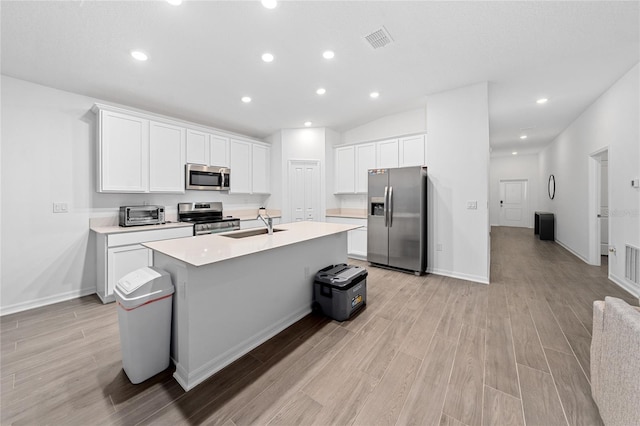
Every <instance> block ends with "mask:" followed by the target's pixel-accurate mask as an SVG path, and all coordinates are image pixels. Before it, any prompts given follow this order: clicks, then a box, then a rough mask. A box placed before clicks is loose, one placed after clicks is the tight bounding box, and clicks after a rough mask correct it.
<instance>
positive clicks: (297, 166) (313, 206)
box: [289, 161, 320, 222]
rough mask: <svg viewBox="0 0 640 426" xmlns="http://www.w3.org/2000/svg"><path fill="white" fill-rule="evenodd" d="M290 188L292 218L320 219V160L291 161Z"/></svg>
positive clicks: (297, 220) (296, 220) (295, 220)
mask: <svg viewBox="0 0 640 426" xmlns="http://www.w3.org/2000/svg"><path fill="white" fill-rule="evenodd" d="M289 188H290V192H289V194H290V196H291V199H290V205H291V219H292V220H293V221H294V222H300V221H302V220H312V221H318V220H319V219H320V162H319V161H290V162H289Z"/></svg>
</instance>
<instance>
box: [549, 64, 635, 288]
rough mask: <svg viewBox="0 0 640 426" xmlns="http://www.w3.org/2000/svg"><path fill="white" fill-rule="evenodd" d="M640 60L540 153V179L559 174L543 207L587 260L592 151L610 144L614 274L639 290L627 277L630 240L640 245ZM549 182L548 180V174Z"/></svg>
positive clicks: (559, 236) (563, 238) (565, 241)
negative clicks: (636, 182)
mask: <svg viewBox="0 0 640 426" xmlns="http://www.w3.org/2000/svg"><path fill="white" fill-rule="evenodd" d="M639 76H640V66H639V65H636V66H635V67H633V68H632V69H631V70H630V71H629V72H627V73H626V74H625V75H624V76H622V77H621V78H620V80H618V81H617V82H616V83H615V84H614V85H613V86H612V87H611V88H610V89H609V90H607V91H606V92H605V93H604V94H603V95H602V96H601V97H600V98H598V100H596V102H594V103H593V105H591V106H590V107H589V108H588V109H587V110H586V111H584V112H583V113H582V114H581V115H580V116H579V117H578V118H577V119H576V120H575V121H574V122H573V123H572V124H571V125H570V126H569V127H568V128H567V129H566V130H565V131H563V132H562V133H561V134H560V135H559V136H558V137H557V138H556V139H555V140H554V141H553V142H552V143H551V144H550V145H549V146H548V147H547V148H545V149H544V150H543V151H542V152H541V153H540V165H539V174H540V180H541V181H542V180H545V179H547V178H548V176H549V174H554V175H555V178H556V196H555V199H554V200H549V199H548V197H545V196H543V194H540V195H541V197H540V198H541V204H540V207H541V209H544V210H548V211H551V212H553V213H555V216H556V240H557V241H558V242H559V243H561V244H562V245H564V246H565V247H567V248H568V249H569V250H571V251H572V252H574V253H575V254H576V255H577V256H579V257H580V258H582V259H583V260H585V261H586V260H587V259H588V257H589V228H590V222H589V218H590V216H589V215H590V212H589V175H588V170H589V161H590V159H589V157H590V154H592V153H594V152H596V151H598V150H600V149H602V148H604V147H607V146H608V147H609V188H610V191H609V223H610V231H611V232H610V234H609V244H610V245H613V246H615V248H616V250H617V254H616V255H612V256H609V278H611V279H612V280H613V281H615V282H616V283H618V284H619V285H621V286H625V287H626V288H628V289H630V290H631V291H633V292H635V294H636V295H640V289H639V288H637V287H632V284H631V283H630V282H629V281H626V280H625V278H624V245H625V244H632V245H635V246H636V247H639V246H640V214H639V212H640V190H638V189H636V188H632V187H631V180H632V179H634V178H637V177H638V176H640V130H639V128H638V117H639V116H640V107H639V96H638V93H640V84H639V80H640V77H639ZM545 182H546V180H545Z"/></svg>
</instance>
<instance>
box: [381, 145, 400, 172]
mask: <svg viewBox="0 0 640 426" xmlns="http://www.w3.org/2000/svg"><path fill="white" fill-rule="evenodd" d="M376 154H377V160H378V161H377V162H376V168H378V169H390V168H394V167H398V139H390V140H387V141H380V142H376Z"/></svg>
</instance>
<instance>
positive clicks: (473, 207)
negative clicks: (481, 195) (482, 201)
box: [467, 201, 478, 210]
mask: <svg viewBox="0 0 640 426" xmlns="http://www.w3.org/2000/svg"><path fill="white" fill-rule="evenodd" d="M467 210H478V202H477V201H467Z"/></svg>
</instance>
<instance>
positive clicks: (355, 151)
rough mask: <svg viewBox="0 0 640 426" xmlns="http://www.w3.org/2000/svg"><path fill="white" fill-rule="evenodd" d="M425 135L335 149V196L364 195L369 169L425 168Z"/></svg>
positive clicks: (366, 189)
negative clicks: (423, 166)
mask: <svg viewBox="0 0 640 426" xmlns="http://www.w3.org/2000/svg"><path fill="white" fill-rule="evenodd" d="M426 149H427V146H426V135H424V134H423V135H417V136H407V137H402V138H397V139H388V140H382V141H379V142H366V143H359V144H356V145H349V146H339V147H336V148H334V156H335V163H334V166H335V182H334V190H333V192H334V194H354V193H356V194H366V193H367V191H368V184H369V173H368V171H369V169H388V168H396V167H409V166H422V165H424V164H426V161H425V160H426V158H425V157H426Z"/></svg>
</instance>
